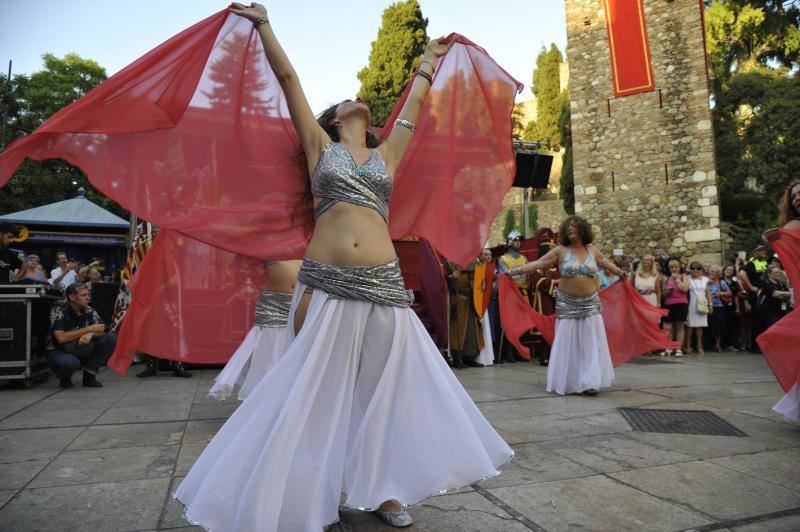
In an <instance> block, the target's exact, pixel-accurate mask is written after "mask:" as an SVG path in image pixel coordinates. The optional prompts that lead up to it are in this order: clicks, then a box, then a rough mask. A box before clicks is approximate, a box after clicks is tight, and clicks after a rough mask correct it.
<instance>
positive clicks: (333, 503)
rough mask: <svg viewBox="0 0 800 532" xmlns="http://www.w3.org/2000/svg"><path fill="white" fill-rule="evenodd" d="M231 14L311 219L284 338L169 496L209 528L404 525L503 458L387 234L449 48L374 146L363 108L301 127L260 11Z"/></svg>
mask: <svg viewBox="0 0 800 532" xmlns="http://www.w3.org/2000/svg"><path fill="white" fill-rule="evenodd" d="M231 11H232V12H233V13H235V14H237V15H240V16H243V17H245V18H247V19H249V20H251V21H253V22H254V24H255V26H256V27H257V29H258V33H259V35H260V37H261V40H262V43H263V45H264V49H265V51H266V55H267V60H268V61H269V64H270V67H271V68H272V70H273V72H274V73H275V75H276V77H277V79H278V81H279V83H280V85H281V88H282V90H283V93H284V95H285V97H286V102H287V105H288V108H289V112H290V115H291V117H292V122H293V125H294V128H295V130H296V131H297V134H298V137H299V139H300V142H301V144H302V146H303V150H304V152H305V158H306V162H307V163H308V170H309V175H310V176H311V190H312V192H313V194H314V203H315V205H314V213H315V216H316V218H317V222H316V225H315V229H314V234H313V237H312V239H311V241H310V243H309V245H308V248H307V251H306V257H305V258H304V259H303V264H302V267H301V269H300V273H299V275H298V283H297V287H296V288H295V292H294V296H293V299H292V306H291V310H290V311H289V325H290V327H291V326H294V331H295V334H296V335H295V338H294V340H293V341H292V343H291V345H290V346H289V348H288V349H287V350H286V352H285V353H284V355H283V357H281V359H280V360H279V361H278V363H277V364H276V365H275V367H274V368H273V369H272V371H270V372H269V373H268V374H267V375H266V376H265V377H264V378H263V379H262V380H261V382H260V383H259V384H258V385H257V386H256V387H255V389H253V391H252V392H251V393H250V395H249V396H248V398H247V399H246V400H245V401H244V402H243V403H242V404H241V405H240V406H239V408H238V409H237V410H236V412H235V413H234V414H233V415H232V416H231V417H230V419H228V421H227V422H226V423H225V425H223V426H222V428H220V430H219V432H218V433H217V434H216V436H215V437H214V439H213V440H211V442H210V443H209V444H208V446H207V447H206V449H205V451H204V452H203V453H202V454H201V455H200V457H199V458H198V459H197V461H196V462H195V464H194V466H193V467H192V469H191V470H190V471H189V473H188V474H187V476H186V478H185V479H184V480H183V482H182V483H181V484H180V486H179V487H178V489H177V491H176V493H175V496H176V498H177V499H178V500H180V501H181V502H183V503H184V505H185V507H186V511H185V516H186V518H187V519H188V520H190V521H191V522H194V523H196V524H200V525H201V526H203V527H205V528H207V529H209V530H214V531H224V530H248V531H249V530H258V531H275V530H278V531H288V532H303V531H306V532H311V531H314V532H317V531H319V530H321V529H323V528H324V527H325V526H327V525H330V524H332V523H335V522H336V521H337V520H338V519H339V515H338V509H339V506H340V504H342V505H344V506H347V507H351V508H356V509H360V510H368V511H373V512H375V514H376V515H377V516H378V517H380V518H381V519H383V520H384V521H386V522H387V523H388V524H390V525H392V526H397V527H404V526H409V525H410V524H411V523H412V519H411V516H410V515H409V513H408V512H407V511H405V509H404V508H403V507H404V506H406V505H413V504H417V503H420V502H422V501H424V500H425V499H427V498H428V497H430V496H432V495H436V494H440V493H444V492H445V491H448V490H450V489H456V488H459V487H463V486H465V485H469V484H472V483H474V482H477V481H479V480H482V479H484V478H486V477H490V476H493V475H496V474H498V473H499V468H500V467H502V466H503V465H504V464H506V463H507V462H508V461H509V460H511V458H512V457H513V454H514V453H513V451H512V450H511V449H510V448H509V446H508V445H507V444H506V443H505V442H504V441H503V439H502V438H501V437H500V436H499V435H498V434H497V432H496V431H495V430H494V429H493V428H492V427H491V425H489V423H488V422H487V421H486V419H485V418H484V417H483V415H482V414H481V413H480V411H479V410H478V408H477V407H476V406H475V403H474V402H473V401H472V400H471V399H470V397H469V395H468V394H467V393H466V391H465V390H464V388H463V387H462V386H461V384H460V383H459V382H458V380H457V379H456V378H455V376H454V375H453V373H452V371H451V370H450V368H449V367H448V366H447V364H446V363H445V362H444V359H443V358H442V356H441V354H440V353H439V350H438V349H437V348H436V346H435V345H434V343H433V341H432V340H431V338H430V336H429V335H428V332H427V331H426V330H425V328H424V326H423V325H422V323H421V322H420V321H419V319H418V318H417V316H416V314H415V313H414V311H413V310H411V308H410V305H411V302H412V300H413V294H410V293H409V292H408V291H407V290H405V287H404V284H403V278H402V276H401V275H400V268H399V261H398V259H397V256H396V253H395V249H394V246H393V244H392V241H391V238H390V237H389V232H388V227H387V218H388V207H389V201H390V197H391V191H392V176H393V175H394V171H395V169H396V168H397V167H398V165H399V164H400V163H401V161H402V159H403V155H404V154H405V152H406V150H407V148H408V146H409V144H410V142H411V139H412V135H413V133H414V129H415V125H414V121H415V120H417V118H418V117H419V114H420V109H421V106H422V103H423V101H424V100H425V97H426V96H427V93H428V90H429V83H430V81H429V80H430V79H431V74H432V73H433V68H434V65H435V64H436V61H437V59H438V58H439V57H441V56H442V55H444V53H446V51H447V49H448V46H447V45H445V44H442V43H441V39H434V40H431V41H430V43H429V44H428V46H427V49H426V51H425V54H424V55H423V57H422V60H421V63H420V64H421V66H420V72H422V74H420V75H417V76H416V77H415V81H414V82H413V84H412V86H411V89H410V94H409V97H408V98H407V100H406V103H405V105H404V107H403V109H402V110H401V112H400V114H399V118H398V119H397V121H396V125H397V127H395V128H393V129H392V131H391V134H390V135H389V137H388V138H387V140H386V141H385V142H383V143H377V142H375V140H376V139H375V138H374V137H372V136H371V134H370V133H369V131H368V126H369V125H370V118H371V117H370V110H369V107H368V106H367V105H366V104H365V103H364V102H363V101H361V100H360V99H356V100H355V101H351V100H347V101H344V102H341V103H340V104H338V105H335V106H332V107H331V108H330V109H328V110H327V111H325V112H323V113H322V114H321V115H320V117H319V118H318V119H317V118H315V117H314V115H313V113H312V112H311V108H310V107H309V105H308V102H307V101H306V98H305V96H304V94H303V90H302V87H301V86H300V82H299V80H298V78H297V74H296V72H295V71H294V69H293V67H292V65H291V64H290V63H289V60H288V58H287V57H286V54H285V53H284V51H283V50H282V48H281V46H280V45H279V44H278V41H277V39H276V37H275V34H274V33H273V32H272V29H271V27H270V23H269V21H268V19H267V11H266V9H265V8H264V7H263V6H261V5H259V4H251V6H250V7H246V6H244V5H242V4H232V6H231ZM357 161H358V162H357ZM362 161H363V162H362ZM359 162H360V164H359Z"/></svg>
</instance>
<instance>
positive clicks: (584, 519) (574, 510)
mask: <svg viewBox="0 0 800 532" xmlns="http://www.w3.org/2000/svg"><path fill="white" fill-rule="evenodd" d="M490 492H491V493H492V494H493V495H495V496H496V497H498V498H500V500H502V501H503V502H505V503H506V504H509V505H510V506H511V507H512V508H515V509H516V510H518V511H519V512H521V513H522V514H523V515H525V517H527V518H528V519H530V520H531V521H533V522H534V523H536V524H537V525H539V526H541V527H543V528H544V529H546V530H554V531H555V530H578V529H581V530H585V529H589V530H614V531H620V530H631V531H636V532H639V531H641V530H648V531H660V530H664V531H668V530H669V531H672V530H682V529H686V528H692V527H697V526H702V525H704V524H708V523H709V522H710V521H708V520H707V519H705V518H703V517H702V516H700V515H697V514H696V513H694V512H690V511H688V510H686V509H684V508H679V507H678V506H675V505H674V504H670V503H669V502H666V501H663V500H661V499H658V498H656V497H653V496H651V495H648V494H646V493H642V492H641V491H639V490H636V489H634V488H631V487H628V486H625V485H623V484H620V483H618V482H615V481H614V480H612V479H610V478H608V477H605V476H593V477H585V478H574V479H567V480H557V481H553V482H543V483H540V484H525V485H522V486H512V487H508V488H496V489H492V490H490Z"/></svg>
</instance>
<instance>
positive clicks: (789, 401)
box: [772, 384, 800, 422]
mask: <svg viewBox="0 0 800 532" xmlns="http://www.w3.org/2000/svg"><path fill="white" fill-rule="evenodd" d="M772 409H773V410H774V411H775V412H777V413H779V414H783V417H784V419H786V421H794V422H797V421H800V386H798V385H797V384H795V385H794V386H792V387H791V388H790V389H789V391H788V392H786V395H784V396H783V397H781V400H780V401H778V402H777V403H775V406H773V407H772Z"/></svg>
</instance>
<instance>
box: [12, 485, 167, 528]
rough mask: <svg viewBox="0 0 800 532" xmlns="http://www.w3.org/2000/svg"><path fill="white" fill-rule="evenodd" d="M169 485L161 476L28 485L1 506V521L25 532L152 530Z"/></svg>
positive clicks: (155, 524) (155, 525)
mask: <svg viewBox="0 0 800 532" xmlns="http://www.w3.org/2000/svg"><path fill="white" fill-rule="evenodd" d="M168 487H169V479H168V478H158V479H146V480H131V481H125V482H108V483H101V484H85V485H76V486H59V487H50V488H39V489H26V490H23V491H22V492H20V494H19V495H18V496H17V497H16V498H14V499H13V500H12V501H11V502H9V503H8V504H6V505H5V506H4V507H3V508H2V509H0V523H3V525H2V526H3V528H4V529H5V530H20V531H25V532H34V531H50V530H80V531H84V530H91V531H93V532H94V531H97V532H105V531H109V532H118V531H120V530H143V529H144V530H147V529H154V528H156V527H157V526H158V517H159V515H160V514H161V508H162V506H163V504H164V496H165V495H166V491H167V488H168ZM54 520H56V521H54Z"/></svg>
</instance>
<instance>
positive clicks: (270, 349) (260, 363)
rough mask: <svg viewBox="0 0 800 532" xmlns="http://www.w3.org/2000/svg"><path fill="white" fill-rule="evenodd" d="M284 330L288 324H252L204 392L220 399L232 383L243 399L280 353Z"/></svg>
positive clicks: (285, 334) (284, 341)
mask: <svg viewBox="0 0 800 532" xmlns="http://www.w3.org/2000/svg"><path fill="white" fill-rule="evenodd" d="M288 334H289V327H259V326H255V327H253V328H252V329H250V332H248V333H247V336H245V338H244V340H243V341H242V344H241V345H240V346H239V348H238V349H236V352H235V353H234V354H233V356H231V358H230V360H228V363H227V364H225V367H224V368H223V369H222V371H220V372H219V375H217V378H216V379H214V385H213V386H212V387H211V389H210V390H208V396H209V397H211V398H212V399H216V400H218V401H224V400H225V399H227V398H228V397H229V396H230V394H231V392H233V389H234V387H236V386H239V399H241V400H244V399H245V398H246V397H247V396H248V394H249V393H250V392H251V391H252V390H253V388H255V386H256V384H258V383H259V381H261V379H262V378H264V375H266V374H267V372H268V371H269V370H270V369H272V367H273V366H274V365H275V363H276V362H278V359H280V357H281V355H283V352H284V351H285V349H286V344H287V341H286V339H287V336H288Z"/></svg>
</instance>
